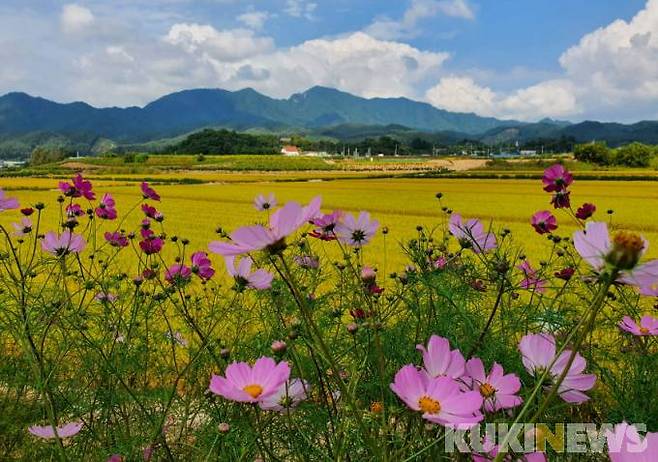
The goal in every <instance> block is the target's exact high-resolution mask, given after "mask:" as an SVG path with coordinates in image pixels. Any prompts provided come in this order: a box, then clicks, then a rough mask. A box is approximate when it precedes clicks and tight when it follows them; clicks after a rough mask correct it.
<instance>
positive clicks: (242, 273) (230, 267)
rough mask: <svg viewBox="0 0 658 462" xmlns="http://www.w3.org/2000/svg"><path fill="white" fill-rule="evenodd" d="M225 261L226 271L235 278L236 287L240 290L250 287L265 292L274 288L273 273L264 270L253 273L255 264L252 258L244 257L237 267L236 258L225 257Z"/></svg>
mask: <svg viewBox="0 0 658 462" xmlns="http://www.w3.org/2000/svg"><path fill="white" fill-rule="evenodd" d="M225 261H226V270H227V271H228V273H229V274H230V275H231V276H233V278H234V279H235V285H236V286H237V287H238V288H239V289H243V288H245V287H248V288H250V289H257V290H264V289H269V288H270V287H272V279H273V278H274V276H273V275H272V274H271V273H269V272H267V271H265V270H264V269H259V270H256V271H254V272H253V273H252V272H251V266H252V265H253V263H254V262H253V260H252V259H251V258H249V257H244V258H243V259H242V260H240V263H238V266H237V267H236V266H235V257H225Z"/></svg>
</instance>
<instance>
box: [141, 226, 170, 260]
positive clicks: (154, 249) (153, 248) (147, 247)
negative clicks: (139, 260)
mask: <svg viewBox="0 0 658 462" xmlns="http://www.w3.org/2000/svg"><path fill="white" fill-rule="evenodd" d="M141 233H142V237H143V238H144V239H143V240H141V241H139V247H140V248H141V249H142V252H144V253H145V254H146V255H153V254H155V253H158V252H160V251H161V250H162V247H163V246H164V240H162V239H161V238H160V237H158V236H156V235H155V233H154V232H153V231H152V230H150V229H142V230H141Z"/></svg>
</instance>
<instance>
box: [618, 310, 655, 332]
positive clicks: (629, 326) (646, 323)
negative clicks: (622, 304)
mask: <svg viewBox="0 0 658 462" xmlns="http://www.w3.org/2000/svg"><path fill="white" fill-rule="evenodd" d="M619 327H620V328H621V329H622V330H625V331H626V332H630V333H631V334H633V335H636V336H638V337H640V336H648V335H650V336H654V335H658V319H656V318H654V317H653V316H649V315H646V316H642V319H640V324H639V325H638V324H637V323H636V322H635V321H634V320H633V319H632V318H631V317H630V316H624V318H623V319H622V320H621V321H620V322H619Z"/></svg>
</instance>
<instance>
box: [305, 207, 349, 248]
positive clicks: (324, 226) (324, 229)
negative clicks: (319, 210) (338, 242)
mask: <svg viewBox="0 0 658 462" xmlns="http://www.w3.org/2000/svg"><path fill="white" fill-rule="evenodd" d="M342 218H343V212H342V211H340V210H335V211H333V212H331V213H329V214H326V215H322V216H321V217H318V218H316V219H314V220H313V224H314V225H315V226H317V228H315V229H314V230H313V231H311V232H310V233H308V235H309V236H311V237H314V238H316V239H320V240H322V241H333V240H335V239H336V232H335V231H336V225H338V223H340V220H341V219H342Z"/></svg>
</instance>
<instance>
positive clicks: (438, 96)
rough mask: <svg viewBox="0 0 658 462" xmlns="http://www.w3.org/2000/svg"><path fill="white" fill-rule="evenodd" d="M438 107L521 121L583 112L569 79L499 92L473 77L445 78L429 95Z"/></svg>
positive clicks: (430, 100)
mask: <svg viewBox="0 0 658 462" xmlns="http://www.w3.org/2000/svg"><path fill="white" fill-rule="evenodd" d="M425 96H426V98H427V100H428V101H429V102H430V103H432V104H433V105H435V106H437V107H441V108H444V109H447V110H450V111H456V112H475V113H477V114H480V115H485V116H496V117H502V118H510V119H519V120H536V119H539V118H543V117H566V116H570V115H573V114H576V113H578V112H579V111H580V108H579V106H578V103H577V101H576V97H575V92H574V87H573V85H572V83H571V82H569V81H568V80H549V81H545V82H541V83H539V84H537V85H533V86H530V87H527V88H523V89H519V90H515V91H512V92H507V93H505V92H498V93H497V92H495V91H493V90H492V89H491V88H489V87H486V86H480V85H478V84H477V83H476V82H475V81H474V80H473V79H472V78H471V77H467V76H449V77H444V78H442V79H441V80H440V81H439V83H438V84H437V85H435V86H434V87H432V88H430V89H429V90H428V91H427V93H426V95H425Z"/></svg>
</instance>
